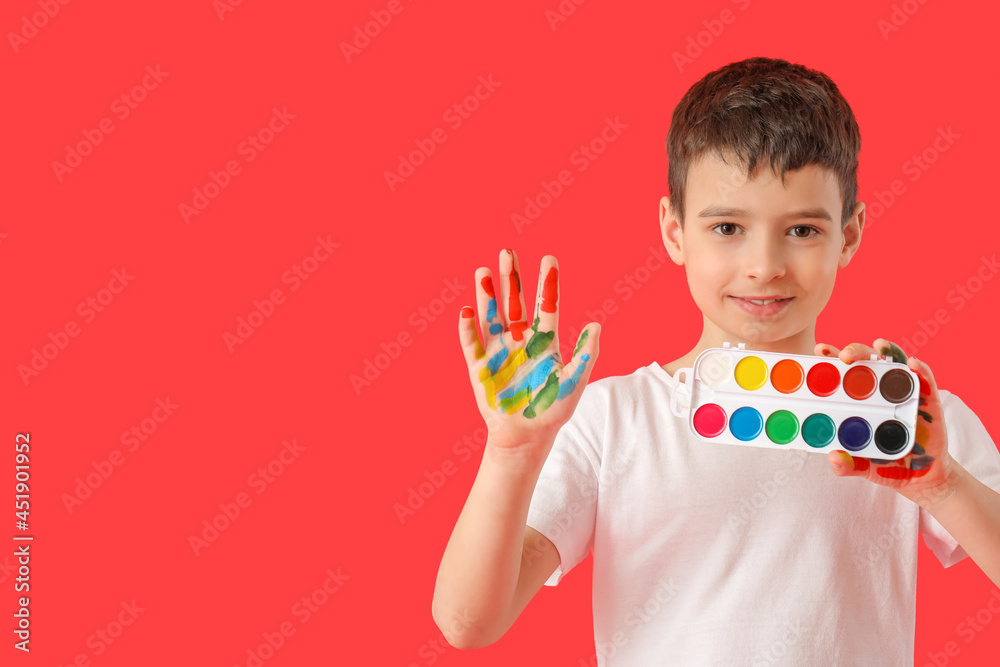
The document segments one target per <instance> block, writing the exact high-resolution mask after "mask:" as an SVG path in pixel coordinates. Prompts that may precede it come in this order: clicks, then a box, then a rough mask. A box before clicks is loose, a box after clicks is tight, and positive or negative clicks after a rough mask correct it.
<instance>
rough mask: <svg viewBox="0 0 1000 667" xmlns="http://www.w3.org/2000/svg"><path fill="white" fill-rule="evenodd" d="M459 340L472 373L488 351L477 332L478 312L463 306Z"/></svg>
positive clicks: (459, 321)
mask: <svg viewBox="0 0 1000 667" xmlns="http://www.w3.org/2000/svg"><path fill="white" fill-rule="evenodd" d="M458 339H459V342H460V343H461V344H462V351H463V352H464V354H465V363H466V364H467V365H468V366H469V370H470V371H471V370H472V369H473V368H475V367H476V366H478V363H477V362H478V361H479V360H480V359H482V358H484V357H485V356H486V350H485V349H484V348H483V343H482V341H481V340H480V338H479V332H478V331H476V311H474V310H473V309H472V308H470V307H469V306H462V310H461V312H460V313H459V316H458Z"/></svg>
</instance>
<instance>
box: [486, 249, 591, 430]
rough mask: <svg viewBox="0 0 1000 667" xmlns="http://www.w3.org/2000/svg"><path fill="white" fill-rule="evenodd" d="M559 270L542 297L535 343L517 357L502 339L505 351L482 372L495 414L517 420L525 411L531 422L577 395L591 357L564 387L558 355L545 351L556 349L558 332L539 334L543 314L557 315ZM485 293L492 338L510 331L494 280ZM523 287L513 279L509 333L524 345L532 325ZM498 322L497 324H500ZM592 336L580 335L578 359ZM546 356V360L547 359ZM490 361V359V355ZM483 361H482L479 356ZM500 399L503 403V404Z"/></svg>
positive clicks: (533, 329) (549, 276) (551, 276)
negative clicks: (500, 313)
mask: <svg viewBox="0 0 1000 667" xmlns="http://www.w3.org/2000/svg"><path fill="white" fill-rule="evenodd" d="M557 271H558V270H557V269H556V268H555V267H551V268H549V272H548V274H547V275H546V276H545V282H544V285H543V288H542V293H541V295H540V298H539V299H538V302H537V304H536V308H535V320H534V322H533V323H532V325H531V332H532V333H531V337H530V338H528V343H527V345H525V346H524V347H519V348H517V349H515V350H514V351H513V352H511V351H510V350H508V349H507V347H506V346H505V345H503V339H502V338H501V345H502V347H501V348H500V351H499V352H497V353H496V354H494V355H493V356H491V357H490V358H489V360H488V361H487V362H486V366H485V367H484V368H482V369H480V371H479V381H480V382H482V384H483V387H485V389H486V402H487V404H488V405H489V406H490V408H491V409H493V410H496V409H497V407H498V405H499V408H500V410H501V411H502V412H504V413H507V414H511V413H514V412H517V411H519V410H523V412H522V414H523V415H524V416H525V417H529V418H531V417H535V416H537V415H539V414H541V413H542V412H544V411H545V410H546V409H548V407H549V406H551V405H552V403H554V402H555V401H557V400H559V399H563V398H566V397H567V396H569V395H570V394H572V393H573V390H574V389H575V388H576V385H577V384H578V383H579V381H580V378H581V377H582V376H583V371H584V369H585V368H586V365H587V362H588V361H590V355H589V354H584V355H583V356H581V357H580V361H581V363H580V364H578V365H577V367H576V370H574V371H573V374H572V375H571V376H570V377H568V378H563V381H562V382H561V383H560V381H559V377H558V373H557V371H556V370H555V368H554V367H555V364H556V363H557V362H558V361H559V352H558V350H556V351H554V352H552V353H549V354H547V355H545V351H546V350H548V349H549V347H551V346H552V341H553V340H554V338H555V331H539V330H538V325H539V322H540V317H539V315H538V311H539V310H541V311H542V312H545V313H555V312H556V301H557V287H556V285H557V284H558V273H557ZM481 284H482V287H483V291H485V292H486V294H487V296H489V297H490V301H489V305H488V306H487V310H486V320H487V322H488V323H489V330H490V333H492V334H499V333H502V332H503V331H504V328H503V326H502V325H501V324H500V322H499V318H498V317H497V299H496V294H495V293H494V291H493V281H492V279H491V278H490V277H489V276H485V277H483V279H482V283H481ZM520 292H521V282H520V278H519V277H518V276H517V272H516V271H512V272H511V275H510V291H509V295H508V303H509V308H508V312H509V313H510V320H511V325H510V327H509V329H507V330H508V331H510V332H511V335H512V336H513V338H514V340H515V341H517V342H521V341H523V340H524V331H526V330H527V329H528V325H527V322H525V321H524V320H522V319H521V318H522V313H521V302H520ZM494 320H496V321H494ZM588 333H589V332H588V331H587V330H586V329H585V330H584V331H583V333H582V334H581V335H580V339H579V341H578V342H577V345H576V349H575V350H574V351H573V356H574V357H575V356H576V353H577V352H579V351H580V348H582V347H583V344H584V343H585V342H586V340H587V335H588ZM543 355H544V356H543ZM483 356H485V353H484V355H483ZM476 358H477V359H479V358H481V357H480V356H479V355H478V350H477V356H476ZM529 362H533V365H532V366H531V370H530V371H529V372H528V373H527V374H525V375H523V376H522V377H521V378H520V379H518V380H517V382H515V383H514V384H513V385H511V386H508V385H509V384H510V383H511V380H513V378H514V375H515V374H516V373H517V370H518V368H520V367H521V366H523V365H524V364H528V363H529ZM498 399H499V400H498Z"/></svg>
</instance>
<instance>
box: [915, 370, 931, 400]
mask: <svg viewBox="0 0 1000 667" xmlns="http://www.w3.org/2000/svg"><path fill="white" fill-rule="evenodd" d="M914 372H915V373H916V374H917V377H918V378H920V393H921V394H923V395H924V396H930V393H931V386H930V385H929V384H928V383H927V380H925V379H924V376H923V375H921V374H920V371H914Z"/></svg>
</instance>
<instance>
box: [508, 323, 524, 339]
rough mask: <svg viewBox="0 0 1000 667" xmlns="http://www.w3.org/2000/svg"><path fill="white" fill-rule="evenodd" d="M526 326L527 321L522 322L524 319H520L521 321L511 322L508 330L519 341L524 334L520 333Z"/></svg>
mask: <svg viewBox="0 0 1000 667" xmlns="http://www.w3.org/2000/svg"><path fill="white" fill-rule="evenodd" d="M527 328H528V323H527V322H524V321H521V322H511V324H510V329H509V331H510V333H511V334H513V336H514V340H516V341H518V342H520V341H522V340H524V336H523V335H522V332H523V331H524V330H525V329H527Z"/></svg>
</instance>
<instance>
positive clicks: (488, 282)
mask: <svg viewBox="0 0 1000 667" xmlns="http://www.w3.org/2000/svg"><path fill="white" fill-rule="evenodd" d="M479 284H480V285H482V286H483V291H485V292H486V296H488V297H490V298H491V299H495V298H496V294H494V293H493V279H492V278H490V277H489V276H483V279H482V280H480V281H479Z"/></svg>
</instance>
